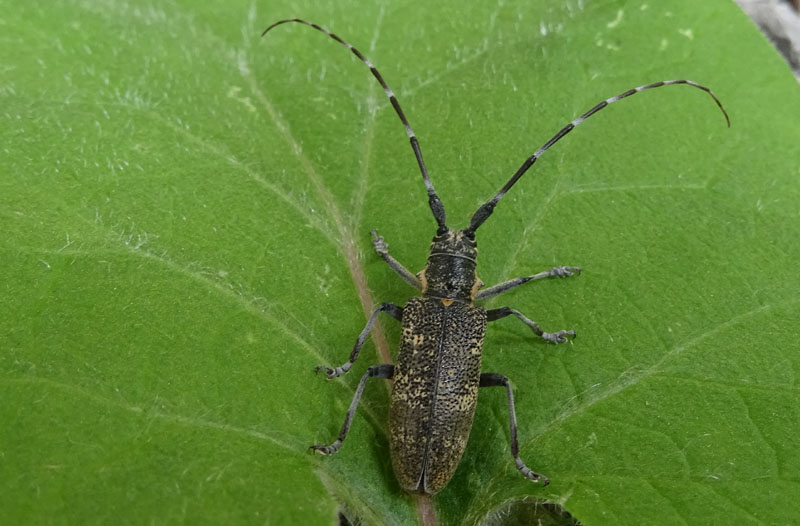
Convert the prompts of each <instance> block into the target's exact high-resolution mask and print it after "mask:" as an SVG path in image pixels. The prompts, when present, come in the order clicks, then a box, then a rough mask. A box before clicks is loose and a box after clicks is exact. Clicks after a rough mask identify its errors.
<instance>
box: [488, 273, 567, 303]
mask: <svg viewBox="0 0 800 526" xmlns="http://www.w3.org/2000/svg"><path fill="white" fill-rule="evenodd" d="M580 271H581V268H580V267H553V268H551V269H550V270H545V271H543V272H539V273H538V274H533V275H531V276H525V277H523V278H514V279H510V280H508V281H504V282H502V283H498V284H497V285H492V286H491V287H489V288H488V289H483V290H482V291H480V292H478V293H477V294H475V299H476V300H485V299H487V298H491V297H494V296H497V295H498V294H502V293H504V292H508V291H509V290H511V289H515V288H517V287H519V286H520V285H524V284H525V283H527V282H529V281H533V280H535V279H542V278H564V277H567V276H572V275H573V273H574V272H577V273H580Z"/></svg>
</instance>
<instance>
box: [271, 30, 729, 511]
mask: <svg viewBox="0 0 800 526" xmlns="http://www.w3.org/2000/svg"><path fill="white" fill-rule="evenodd" d="M288 22H299V23H301V24H305V25H307V26H310V27H312V28H314V29H316V30H318V31H321V32H322V33H324V34H326V35H328V36H329V37H330V38H332V39H334V40H335V41H337V42H338V43H340V44H342V45H343V46H345V47H346V48H347V49H349V50H350V51H352V52H353V54H354V55H355V56H357V57H358V58H359V59H360V60H361V62H363V63H364V64H365V65H366V66H367V67H368V68H369V69H370V71H371V72H372V75H373V76H374V77H375V78H376V79H377V81H378V82H379V83H380V85H381V86H382V87H383V90H384V91H385V92H386V95H387V96H388V97H389V101H390V102H391V104H392V107H393V108H394V110H395V112H397V115H398V117H400V121H401V122H402V123H403V126H404V127H405V130H406V133H407V134H408V137H409V139H410V141H411V148H412V149H413V150H414V155H415V156H416V159H417V164H419V169H420V172H421V173H422V180H423V181H424V183H425V188H426V189H427V191H428V204H429V206H430V209H431V212H433V217H434V219H435V220H436V224H437V230H436V235H435V236H434V238H433V242H432V243H431V248H430V255H429V256H428V261H427V263H426V264H425V268H424V269H422V271H420V272H419V273H417V274H414V273H412V272H410V271H409V270H408V269H406V268H405V267H404V266H403V265H402V264H401V263H400V262H398V261H397V260H396V259H394V258H393V257H392V256H391V255H390V254H389V251H388V245H387V244H386V242H385V241H384V240H383V238H382V237H379V236H378V235H377V233H376V232H375V230H373V231H372V239H373V241H372V244H373V246H374V248H375V251H376V252H377V253H378V255H379V256H380V257H381V258H383V260H384V261H386V263H387V264H388V265H389V267H391V268H392V270H394V271H395V272H396V273H397V274H399V275H400V277H401V278H403V279H404V280H405V281H406V282H408V283H409V284H410V285H411V286H412V287H414V288H416V289H417V290H419V291H420V294H421V296H420V297H415V298H411V299H410V300H408V302H407V303H406V304H405V305H404V306H402V307H400V306H398V305H394V304H392V303H382V304H381V305H380V306H379V307H378V308H376V309H375V311H374V312H373V313H372V315H371V316H370V318H369V321H367V325H366V327H364V330H363V331H361V334H360V335H359V336H358V339H357V340H356V344H355V346H354V347H353V351H352V353H350V358H349V359H348V360H347V362H346V363H345V364H344V365H342V366H340V367H336V368H335V369H331V368H329V367H325V366H318V367H317V370H318V371H319V370H324V371H326V372H327V376H328V378H329V379H331V378H335V377H337V376H340V375H342V374H344V373H346V372H347V371H349V370H350V368H351V367H352V365H353V363H354V362H355V361H356V359H357V358H358V353H359V352H360V351H361V347H362V346H363V345H364V341H365V340H366V339H367V336H368V334H369V332H370V330H371V329H372V326H373V325H374V324H375V320H376V319H377V317H378V314H380V313H381V312H385V313H386V314H388V315H390V316H391V317H393V318H395V319H396V320H397V321H400V322H402V324H403V330H402V343H401V345H400V351H399V353H398V356H397V363H396V364H394V365H392V364H381V365H373V366H372V367H370V368H369V369H367V372H366V373H364V375H363V376H362V377H361V381H360V382H359V384H358V388H357V389H356V393H355V396H354V397H353V401H352V403H351V404H350V408H349V409H348V411H347V416H346V418H345V421H344V425H343V426H342V429H341V431H340V432H339V437H338V438H337V440H336V441H335V442H333V443H332V444H330V445H314V446H311V447H312V449H314V450H316V451H319V452H320V453H324V454H326V455H330V454H332V453H335V452H336V451H338V450H339V448H340V447H341V446H342V442H343V441H344V439H345V437H346V436H347V431H348V430H349V429H350V423H351V422H352V420H353V415H354V414H355V411H356V407H357V406H358V402H359V399H360V398H361V393H362V392H363V391H364V385H365V384H366V381H367V379H369V378H386V379H393V380H394V386H393V388H392V397H391V405H390V408H389V443H390V449H391V457H392V465H393V467H394V472H395V475H396V476H397V479H398V481H399V482H400V485H401V486H402V487H403V489H405V490H406V491H409V492H413V493H424V494H431V495H432V494H435V493H437V492H439V491H441V489H442V488H444V487H445V485H447V483H448V482H449V480H450V478H451V477H452V476H453V473H455V470H456V467H457V466H458V462H459V460H460V459H461V455H462V454H463V452H464V448H465V447H466V445H467V439H468V438H469V432H470V429H471V427H472V420H473V417H474V415H475V404H476V402H477V400H478V388H480V387H504V388H505V390H506V395H507V397H508V412H509V426H510V435H511V455H512V456H513V457H514V463H515V464H516V466H517V469H519V470H520V471H521V472H522V474H523V475H524V476H526V477H527V478H529V479H530V480H532V481H534V482H538V481H542V482H543V483H544V485H547V484H548V483H549V481H548V479H547V477H545V476H544V475H541V474H539V473H536V472H534V471H532V470H531V469H530V468H528V467H527V466H526V465H525V463H524V462H523V461H522V459H521V458H520V456H519V444H518V442H517V420H516V415H515V411H514V395H513V392H512V390H511V385H510V384H509V380H508V378H506V377H505V376H503V375H501V374H498V373H481V348H482V346H483V338H484V334H485V332H486V323H487V322H490V321H495V320H499V319H500V318H505V317H506V316H516V317H517V318H519V319H520V320H521V321H522V322H523V323H525V325H527V326H528V327H530V328H531V330H533V332H534V334H536V335H537V336H539V337H540V338H542V339H544V340H546V341H549V342H552V343H561V342H565V341H567V337H568V336H573V337H574V336H575V331H572V330H568V331H566V330H562V331H557V332H545V331H543V330H542V329H541V328H540V327H539V325H538V324H537V323H536V322H534V321H533V320H531V319H529V318H527V317H526V316H525V315H524V314H522V313H520V312H518V311H516V310H514V309H512V308H510V307H502V308H499V309H491V310H485V309H484V308H482V307H479V306H477V305H475V301H476V300H485V299H487V298H491V297H493V296H497V295H498V294H500V293H503V292H506V291H508V290H511V289H514V288H516V287H519V286H520V285H523V284H525V283H527V282H529V281H534V280H537V279H542V278H547V277H564V276H571V275H573V273H575V272H580V268H578V267H568V266H564V267H555V268H552V269H550V270H546V271H544V272H539V273H538V274H533V275H530V276H525V277H521V278H516V279H512V280H509V281H506V282H503V283H500V284H497V285H494V286H492V287H489V288H485V289H484V288H483V282H482V281H481V280H480V278H479V277H478V274H477V271H476V258H477V255H478V252H477V245H476V243H475V231H476V230H477V229H478V228H479V227H480V226H481V225H482V224H483V222H484V221H486V219H488V218H489V216H490V215H491V214H492V211H493V210H494V207H495V206H496V205H497V203H498V202H499V201H500V200H501V199H502V198H503V196H504V195H505V194H506V192H508V190H509V189H510V188H511V187H512V186H514V184H515V183H516V182H517V181H518V180H519V178H520V177H522V175H523V174H524V173H525V172H526V171H527V170H528V168H530V167H531V166H532V165H533V163H535V162H536V159H538V158H539V157H540V156H541V155H542V154H543V153H544V152H545V151H546V150H547V149H548V148H550V147H551V146H552V145H553V144H555V143H556V142H557V141H558V140H559V139H561V138H562V137H564V136H565V135H566V134H567V133H569V132H570V131H572V129H573V128H575V127H576V126H578V125H579V124H580V123H582V122H583V121H584V120H586V119H587V118H589V117H590V116H592V115H593V114H595V113H597V112H598V111H600V110H601V109H603V108H605V107H606V106H608V105H609V104H612V103H614V102H617V101H618V100H620V99H624V98H625V97H628V96H630V95H633V94H635V93H638V92H640V91H644V90H647V89H651V88H658V87H661V86H669V85H672V84H686V85H689V86H692V87H695V88H698V89H701V90H703V91H705V92H706V93H708V94H709V95H710V96H711V97H712V98H713V99H714V101H715V102H716V103H717V106H719V108H720V110H722V113H723V115H725V120H726V121H727V123H728V126H730V119H729V118H728V114H727V112H726V111H725V109H724V108H723V106H722V103H721V102H720V101H719V99H717V97H716V96H715V95H714V93H713V92H712V91H711V90H710V89H709V88H707V87H705V86H701V85H700V84H697V83H696V82H693V81H691V80H665V81H662V82H656V83H653V84H647V85H645V86H639V87H637V88H633V89H629V90H628V91H625V92H624V93H621V94H619V95H617V96H615V97H611V98H610V99H606V100H604V101H602V102H600V103H599V104H597V105H596V106H594V107H593V108H592V109H590V110H589V111H587V112H586V113H584V114H583V115H581V116H580V117H578V118H577V119H575V120H574V121H572V122H571V123H569V124H567V125H566V126H565V127H564V128H562V129H561V131H559V132H558V133H557V134H555V136H553V138H551V139H550V140H549V141H547V142H546V143H545V144H544V145H543V146H542V147H541V148H539V149H538V150H536V152H535V153H534V154H533V155H531V156H530V157H529V158H527V159H526V160H525V162H524V163H522V166H520V167H519V169H518V170H517V171H516V173H515V174H514V175H513V176H512V177H511V179H509V181H508V182H507V183H506V184H505V185H504V186H503V187H502V188H501V189H500V191H499V192H497V194H496V195H495V196H494V197H493V198H492V199H490V200H489V201H487V202H486V203H485V204H483V205H482V206H481V207H480V208H478V210H477V211H476V212H475V213H474V214H473V216H472V218H471V219H470V223H469V226H468V227H467V228H465V229H463V230H454V229H452V228H450V227H448V226H447V224H446V222H445V210H444V205H443V204H442V201H441V199H439V196H438V195H436V191H435V190H434V188H433V183H431V180H430V177H429V176H428V171H427V169H426V168H425V162H424V161H423V159H422V152H421V151H420V147H419V141H417V137H416V136H415V135H414V131H413V130H412V129H411V126H410V125H409V123H408V120H407V119H406V116H405V114H404V113H403V110H402V108H401V107H400V103H398V102H397V98H396V97H395V96H394V93H393V92H392V90H391V89H390V88H389V86H388V85H387V84H386V81H384V80H383V77H382V76H381V74H380V73H379V72H378V70H377V69H376V68H375V66H373V65H372V63H371V62H370V61H369V60H368V59H367V58H366V57H365V56H364V55H362V54H361V52H360V51H358V50H357V49H356V48H355V47H353V46H352V45H351V44H350V43H348V42H346V41H344V40H342V39H341V38H340V37H338V36H337V35H335V34H333V33H331V32H330V31H328V30H327V29H325V28H324V27H321V26H319V25H317V24H313V23H311V22H307V21H305V20H300V19H298V18H293V19H288V20H280V21H278V22H275V23H274V24H272V25H271V26H269V27H268V28H267V29H266V30H265V31H264V33H262V36H263V35H266V34H267V32H268V31H270V30H271V29H273V28H274V27H276V26H279V25H281V24H285V23H288Z"/></svg>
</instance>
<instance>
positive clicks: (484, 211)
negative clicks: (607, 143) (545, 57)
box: [466, 80, 731, 234]
mask: <svg viewBox="0 0 800 526" xmlns="http://www.w3.org/2000/svg"><path fill="white" fill-rule="evenodd" d="M673 84H686V85H688V86H692V87H694V88H698V89H701V90H703V91H705V92H706V93H708V94H709V95H711V98H713V99H714V102H716V103H717V106H719V109H720V110H721V111H722V114H723V115H724V116H725V121H726V122H727V123H728V127H729V128H730V126H731V119H730V117H728V112H727V111H725V108H724V107H723V106H722V103H721V102H720V101H719V99H718V98H717V96H716V95H714V92H713V91H711V89H709V88H707V87H705V86H702V85H700V84H698V83H696V82H693V81H691V80H662V81H661V82H654V83H653V84H647V85H646V86H639V87H638V88H632V89H629V90H628V91H626V92H623V93H620V94H619V95H617V96H616V97H611V98H610V99H606V100H604V101H603V102H601V103H599V104H597V105H596V106H595V107H593V108H592V109H590V110H589V111H587V112H586V113H584V114H583V115H581V116H580V117H578V118H577V119H575V120H574V121H572V122H570V123H569V124H567V125H566V126H564V127H563V128H561V131H559V132H558V133H556V134H555V135H554V136H553V138H551V139H550V140H549V141H547V142H546V143H544V145H543V146H542V147H541V148H539V149H538V150H536V152H535V153H534V154H533V155H531V156H530V157H528V158H527V159H526V160H525V162H524V163H522V166H520V167H519V169H518V170H517V172H516V173H515V174H514V175H513V176H512V177H511V179H509V180H508V182H507V183H506V184H505V185H504V186H503V188H501V189H500V191H499V192H497V195H495V196H494V197H493V198H492V199H491V200H489V201H488V202H486V203H484V204H483V205H481V207H480V208H478V210H476V211H475V214H473V216H472V219H470V223H469V227H468V228H467V229H466V232H467V233H472V234H474V233H475V230H477V229H478V227H479V226H481V225H482V224H483V222H484V221H486V220H487V219H488V218H489V216H490V215H492V211H494V207H495V205H497V203H498V201H500V200H501V199H502V198H503V196H504V195H506V192H508V191H509V190H510V189H511V187H512V186H514V184H515V183H516V182H517V181H518V180H519V178H520V177H522V176H523V174H525V172H527V171H528V168H530V167H531V166H533V163H535V162H536V159H538V158H539V157H540V156H541V155H542V154H543V153H544V152H546V151H547V150H548V149H549V148H550V147H551V146H553V145H554V144H555V143H557V142H558V141H559V140H560V139H561V138H562V137H564V136H565V135H566V134H568V133H569V132H571V131H572V130H573V128H575V127H576V126H577V125H579V124H580V123H582V122H583V121H585V120H586V119H588V118H589V117H591V116H592V115H594V114H595V113H597V112H598V111H600V110H602V109H603V108H605V107H606V106H608V105H609V104H613V103H615V102H617V101H618V100H621V99H624V98H625V97H630V96H631V95H633V94H635V93H639V92H640V91H644V90H648V89H652V88H660V87H661V86H671V85H673Z"/></svg>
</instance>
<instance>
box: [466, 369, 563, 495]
mask: <svg viewBox="0 0 800 526" xmlns="http://www.w3.org/2000/svg"><path fill="white" fill-rule="evenodd" d="M480 386H481V387H501V386H502V387H505V388H506V395H507V397H508V427H509V432H510V435H511V455H512V456H513V457H514V464H515V465H516V466H517V469H518V470H520V471H521V472H522V474H523V475H525V477H527V478H529V479H530V480H532V481H533V482H539V481H541V482H542V486H547V485H548V484H550V479H548V478H547V477H545V476H544V475H542V474H541V473H536V472H535V471H533V470H532V469H530V468H529V467H528V466H526V465H525V463H524V462H523V461H522V459H521V458H520V457H519V442H518V441H517V412H516V410H515V409H514V393H513V391H512V390H511V384H509V383H508V378H506V377H505V376H503V375H502V374H498V373H483V374H481V382H480Z"/></svg>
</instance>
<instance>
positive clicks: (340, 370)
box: [314, 303, 403, 380]
mask: <svg viewBox="0 0 800 526" xmlns="http://www.w3.org/2000/svg"><path fill="white" fill-rule="evenodd" d="M381 312H385V313H387V314H389V315H390V316H391V317H392V318H394V319H396V320H397V321H403V307H398V306H397V305H395V304H394V303H381V304H380V305H379V306H378V308H377V309H375V310H374V311H373V312H372V316H370V317H369V321H367V326H366V327H364V330H363V331H361V334H359V335H358V339H357V340H356V344H355V345H354V346H353V352H351V353H350V359H349V360H347V362H345V363H344V365H341V366H339V367H337V368H336V369H331V368H330V367H326V366H324V365H318V366H316V367H315V368H314V370H315V371H325V374H327V375H328V380H330V379H332V378H336V377H337V376H341V375H343V374H344V373H346V372H347V371H349V370H350V368H351V367H352V366H353V362H355V361H356V358H358V353H360V352H361V347H363V346H364V342H365V341H366V339H367V336H368V335H369V331H371V330H372V326H373V325H375V320H376V319H377V318H378V314H379V313H381Z"/></svg>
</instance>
